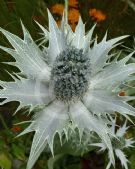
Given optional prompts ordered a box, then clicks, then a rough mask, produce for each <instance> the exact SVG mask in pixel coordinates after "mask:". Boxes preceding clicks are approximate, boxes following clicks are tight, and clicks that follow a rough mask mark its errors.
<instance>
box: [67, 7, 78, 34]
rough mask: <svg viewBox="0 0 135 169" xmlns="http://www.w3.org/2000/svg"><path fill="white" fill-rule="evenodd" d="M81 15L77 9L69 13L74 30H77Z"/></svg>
mask: <svg viewBox="0 0 135 169" xmlns="http://www.w3.org/2000/svg"><path fill="white" fill-rule="evenodd" d="M79 16H80V13H79V11H78V10H77V9H70V10H69V13H68V20H69V24H70V25H71V27H72V30H73V31H74V30H75V27H76V25H77V23H78V20H79Z"/></svg>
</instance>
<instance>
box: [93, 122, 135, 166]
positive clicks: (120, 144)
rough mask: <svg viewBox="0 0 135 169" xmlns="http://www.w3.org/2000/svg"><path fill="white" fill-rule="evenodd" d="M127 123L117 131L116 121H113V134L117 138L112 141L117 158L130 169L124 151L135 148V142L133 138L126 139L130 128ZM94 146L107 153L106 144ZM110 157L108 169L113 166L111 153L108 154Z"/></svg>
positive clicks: (95, 144)
mask: <svg viewBox="0 0 135 169" xmlns="http://www.w3.org/2000/svg"><path fill="white" fill-rule="evenodd" d="M126 123H127V122H125V123H124V125H123V126H122V127H119V128H118V129H117V130H116V128H115V125H116V119H115V120H113V123H112V127H111V129H112V132H113V133H114V134H115V135H116V136H117V138H113V139H112V145H113V150H114V153H115V155H116V156H117V158H119V160H120V161H121V165H122V166H123V167H124V168H125V169H128V164H127V163H128V159H127V158H126V155H125V154H124V152H123V150H124V149H126V148H128V147H133V143H134V142H135V141H134V140H133V138H126V137H125V134H126V131H127V129H128V128H129V127H127V124H126ZM92 145H94V146H97V147H100V148H101V149H100V151H105V150H106V149H107V147H106V144H105V143H104V142H101V143H94V144H92ZM108 154H109V155H108V157H109V162H108V165H107V167H106V169H109V168H110V167H111V165H112V161H111V155H110V152H108Z"/></svg>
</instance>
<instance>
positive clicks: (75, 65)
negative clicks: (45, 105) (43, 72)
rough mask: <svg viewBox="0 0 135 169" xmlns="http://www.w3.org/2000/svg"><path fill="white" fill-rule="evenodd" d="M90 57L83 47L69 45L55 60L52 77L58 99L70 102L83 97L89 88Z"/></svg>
mask: <svg viewBox="0 0 135 169" xmlns="http://www.w3.org/2000/svg"><path fill="white" fill-rule="evenodd" d="M89 77H90V59H89V57H88V55H85V54H83V50H82V49H77V48H75V47H68V48H67V49H65V50H64V51H62V52H61V53H60V54H59V55H58V56H57V57H56V60H55V61H54V64H53V68H52V71H51V78H52V83H53V88H54V94H55V96H56V98H57V99H58V100H61V101H65V102H70V101H75V100H77V99H80V98H82V97H83V95H84V94H85V93H86V92H87V90H88V84H89Z"/></svg>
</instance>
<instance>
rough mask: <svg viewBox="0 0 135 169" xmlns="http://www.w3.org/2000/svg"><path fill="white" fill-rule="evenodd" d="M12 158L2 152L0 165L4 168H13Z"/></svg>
mask: <svg viewBox="0 0 135 169" xmlns="http://www.w3.org/2000/svg"><path fill="white" fill-rule="evenodd" d="M11 165H12V163H11V160H10V158H9V157H8V156H7V155H6V154H5V153H0V167H2V168H4V169H11Z"/></svg>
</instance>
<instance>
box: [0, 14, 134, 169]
mask: <svg viewBox="0 0 135 169" xmlns="http://www.w3.org/2000/svg"><path fill="white" fill-rule="evenodd" d="M48 17H49V31H47V30H46V29H45V28H44V27H43V26H41V25H40V24H38V25H39V26H40V28H41V29H42V31H43V33H44V35H45V37H46V38H48V39H47V40H48V42H49V46H48V47H47V46H46V47H45V46H44V48H43V50H41V49H40V48H39V47H38V46H37V45H36V44H35V43H34V41H33V40H32V38H31V36H30V34H29V32H28V31H27V30H26V29H25V27H24V26H23V24H22V28H23V33H24V40H22V39H20V38H19V37H17V36H16V35H13V34H11V33H10V32H8V31H6V30H4V29H2V28H0V31H1V32H2V33H3V34H4V35H5V36H6V38H7V39H8V41H9V42H10V43H11V45H12V46H13V48H14V49H10V48H6V47H3V46H0V48H1V49H2V50H4V51H5V52H7V53H9V54H10V55H12V56H13V57H14V58H15V60H16V62H12V63H11V62H9V63H7V64H11V65H15V66H17V67H18V68H19V69H20V70H21V73H22V74H24V75H25V76H26V78H22V77H21V76H20V74H16V76H17V77H18V78H19V79H20V80H18V78H15V77H13V75H12V77H13V79H14V82H3V81H1V86H2V87H3V89H2V90H0V98H6V99H5V100H4V101H3V102H2V103H0V104H1V105H3V104H4V103H7V102H10V101H19V102H20V106H19V108H18V109H17V110H19V109H20V108H22V107H23V106H31V108H30V112H31V111H32V110H34V108H35V107H37V106H39V107H40V106H41V107H42V109H40V111H39V112H35V115H34V118H33V120H32V122H31V124H30V125H29V127H28V128H26V129H25V130H24V131H23V132H22V133H21V134H20V135H23V134H26V133H29V132H32V131H35V135H34V138H33V143H32V147H31V152H30V157H29V160H28V164H27V169H31V168H32V167H33V165H34V164H35V162H36V160H37V159H38V157H39V155H40V154H41V152H42V151H43V150H44V148H45V147H46V145H47V144H49V147H50V149H51V152H52V154H53V140H54V136H55V134H56V133H58V134H59V136H60V139H61V137H62V136H63V134H65V136H66V138H67V139H68V129H69V128H70V129H72V130H75V129H76V128H77V129H78V130H79V133H80V137H81V136H82V133H83V130H84V129H87V130H89V131H91V133H93V132H94V133H96V134H97V135H98V136H99V137H100V138H101V140H102V141H103V142H104V144H105V146H106V148H107V149H108V150H109V157H110V161H111V164H113V165H115V160H114V153H113V148H112V143H111V139H112V137H115V134H114V133H113V132H112V131H111V129H110V127H109V126H110V125H111V124H112V122H111V121H110V120H109V119H108V117H109V116H111V115H113V116H114V115H115V111H117V112H119V113H121V114H122V115H123V116H125V117H126V118H128V119H130V118H129V117H128V115H132V116H134V115H135V108H133V107H132V106H130V105H129V104H128V103H127V101H129V100H133V99H134V97H130V96H125V97H122V96H119V95H118V93H119V92H120V91H121V90H122V87H123V86H124V82H127V81H131V80H132V79H133V75H132V74H133V73H135V64H134V63H130V64H126V63H127V62H128V60H129V59H130V57H132V55H133V53H131V54H129V55H128V56H127V57H125V58H123V59H121V60H119V61H117V60H115V61H114V60H113V61H111V62H109V59H110V57H111V55H110V54H108V53H109V52H110V50H111V49H113V48H114V47H115V46H117V45H118V44H117V42H119V41H120V40H122V39H124V38H126V37H127V36H121V37H118V38H115V39H111V40H108V41H107V39H106V38H107V34H106V35H105V36H104V38H103V40H102V41H101V42H100V43H97V40H95V41H94V44H93V45H92V47H90V44H91V41H92V34H93V31H94V28H95V26H94V27H93V28H92V29H91V30H90V31H89V32H88V33H87V34H86V33H85V25H84V24H83V22H82V20H81V18H80V19H79V22H78V25H77V27H76V30H75V32H72V30H71V28H70V26H69V25H68V24H67V23H65V21H64V17H63V20H62V24H61V27H60V28H58V27H57V24H56V22H55V21H54V19H53V17H52V15H51V13H50V12H49V11H48ZM47 40H45V41H44V42H46V41H47ZM69 47H72V50H73V51H74V54H75V52H76V51H78V53H79V52H82V55H84V56H87V57H86V58H88V59H89V61H90V74H89V76H88V75H87V76H88V77H87V78H86V79H87V81H88V80H89V81H88V82H89V83H87V84H88V88H87V92H86V93H85V94H84V95H83V96H82V95H81V96H80V98H79V97H78V98H77V99H75V100H73V101H71V102H65V101H64V100H63V101H62V100H60V99H56V97H55V94H54V91H55V89H54V88H53V85H52V83H51V80H52V79H51V78H52V77H51V73H52V68H53V65H54V63H55V61H56V59H57V57H58V56H60V54H61V53H62V52H63V51H65V52H66V55H67V56H69V53H70V51H67V50H68V49H69ZM78 53H77V54H76V55H78ZM71 56H72V55H71ZM63 57H64V56H63ZM78 57H79V56H78ZM59 63H60V62H59ZM64 63H65V62H64ZM60 64H61V63H60ZM84 65H85V63H84ZM84 68H85V66H84ZM63 69H64V68H63ZM78 69H79V68H78ZM85 69H87V68H85ZM79 71H81V70H80V69H79ZM60 73H61V72H60ZM81 73H82V77H85V75H84V74H83V72H81ZM75 75H76V74H75ZM130 75H132V76H130ZM75 77H77V75H76V76H75ZM53 78H54V80H55V77H53ZM62 78H64V77H62ZM70 78H71V79H70V80H74V81H75V79H72V76H71V77H70ZM57 80H58V79H57ZM83 82H84V81H79V82H78V85H80V86H81V85H83V84H84V83H83ZM73 84H74V83H73ZM80 86H79V87H80ZM56 87H59V86H56ZM79 87H78V91H79V90H82V89H83V87H82V86H81V87H80V88H79ZM73 91H74V90H71V93H72V94H73V96H76V95H77V94H76V93H73ZM63 92H65V93H66V91H64V89H63ZM65 93H64V94H65ZM67 94H68V92H67ZM61 141H62V139H61ZM120 153H121V152H117V154H120Z"/></svg>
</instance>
